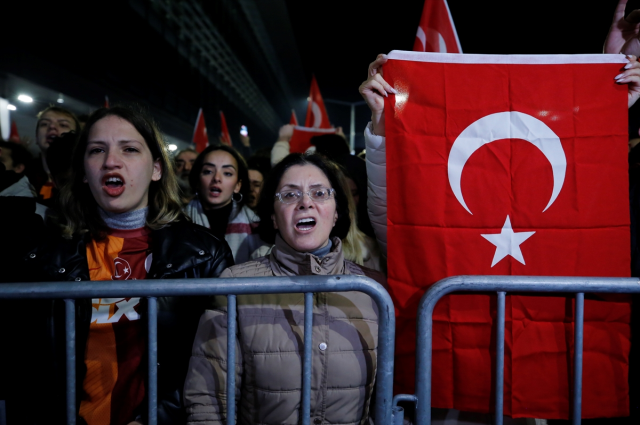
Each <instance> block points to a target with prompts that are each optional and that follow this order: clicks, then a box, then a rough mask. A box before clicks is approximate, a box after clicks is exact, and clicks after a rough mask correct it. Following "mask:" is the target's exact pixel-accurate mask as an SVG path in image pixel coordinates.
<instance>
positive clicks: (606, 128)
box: [384, 51, 630, 419]
mask: <svg viewBox="0 0 640 425" xmlns="http://www.w3.org/2000/svg"><path fill="white" fill-rule="evenodd" d="M389 58H390V60H389V61H388V62H387V64H386V65H385V66H384V78H385V80H386V81H387V82H389V84H391V85H392V86H393V87H395V88H396V90H398V94H397V95H395V96H389V98H388V99H387V101H386V102H387V103H386V116H385V120H386V134H387V142H386V149H387V185H388V191H387V193H388V242H389V244H388V264H389V284H390V286H391V291H392V296H393V297H394V300H395V302H396V307H397V314H398V321H397V329H398V331H397V334H398V339H397V350H396V352H397V358H396V365H397V366H396V371H397V372H396V373H397V380H396V384H397V385H396V391H397V392H403V393H407V392H408V393H413V381H414V368H413V365H414V361H415V360H414V356H415V338H416V335H415V317H416V312H417V305H418V301H419V299H420V297H421V296H422V295H423V294H424V292H425V290H426V289H427V288H428V287H429V286H430V285H432V284H433V283H435V282H437V281H438V280H440V279H443V278H445V277H448V276H454V275H465V274H467V275H552V276H620V277H623V276H629V270H630V249H629V246H630V242H629V238H630V230H629V201H628V180H627V179H628V172H627V168H628V167H627V94H626V90H627V89H626V87H625V86H621V85H616V84H615V83H614V76H615V75H616V74H618V73H619V72H620V69H621V68H622V66H623V65H624V63H626V60H625V59H624V57H623V56H621V55H576V56H535V57H534V56H483V55H451V54H437V53H416V52H398V51H394V52H391V53H390V55H389ZM604 298H605V297H600V296H596V295H587V296H586V301H585V337H584V387H583V403H582V411H583V417H585V418H592V417H612V416H624V415H628V413H629V406H628V385H627V372H628V354H629V347H630V342H629V341H630V331H629V319H630V303H629V302H628V301H627V298H626V297H623V298H620V297H618V298H615V297H606V299H604ZM495 309H496V306H495V296H493V295H481V294H476V295H452V296H448V297H446V298H444V299H443V300H441V301H440V302H439V304H438V306H437V307H436V310H435V313H434V336H433V338H434V341H433V383H432V385H433V390H432V394H433V400H432V403H433V406H434V407H441V408H456V409H460V410H465V411H477V412H488V411H490V410H491V409H492V406H493V400H492V395H493V388H494V387H495V382H494V381H493V380H494V378H493V377H494V373H493V371H492V365H493V363H494V360H493V359H494V358H495V357H494V356H495V353H494V346H495V323H494V318H495ZM573 314H574V313H573V298H572V297H570V296H569V297H567V296H562V295H558V296H535V295H526V296H525V295H511V296H509V297H508V298H507V305H506V315H507V323H506V341H505V391H504V397H505V400H504V409H505V413H506V414H508V415H511V416H513V417H537V418H547V419H552V418H567V417H568V415H569V412H570V405H571V403H570V400H571V382H572V376H571V375H572V372H571V371H572V365H571V363H572V360H571V359H572V355H573V352H572V349H573V338H574V336H573V323H572V321H573Z"/></svg>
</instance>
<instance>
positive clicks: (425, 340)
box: [393, 276, 640, 425]
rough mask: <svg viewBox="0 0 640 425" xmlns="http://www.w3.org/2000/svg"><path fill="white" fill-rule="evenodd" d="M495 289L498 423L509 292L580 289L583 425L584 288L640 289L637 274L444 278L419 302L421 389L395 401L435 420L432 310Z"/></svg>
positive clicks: (420, 419) (578, 403) (576, 398)
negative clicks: (452, 298) (451, 297)
mask: <svg viewBox="0 0 640 425" xmlns="http://www.w3.org/2000/svg"><path fill="white" fill-rule="evenodd" d="M489 291H491V292H496V293H497V294H498V303H497V317H496V321H497V331H496V371H495V379H496V386H495V424H496V425H502V423H503V390H504V326H505V325H504V324H505V295H506V293H507V292H509V293H513V292H538V293H540V292H542V293H545V292H546V293H550V292H557V293H575V295H576V299H575V331H574V335H575V341H574V375H573V377H574V378H573V379H574V380H573V405H572V409H571V412H572V423H573V425H579V424H580V423H581V416H582V413H581V412H582V340H583V329H584V294H585V293H601V294H605V293H626V294H631V293H640V281H639V280H638V279H637V278H604V277H543V276H456V277H450V278H447V279H443V280H441V281H439V282H437V283H436V284H434V285H433V286H431V287H430V288H429V290H428V291H427V292H426V293H425V294H424V296H423V297H422V299H421V300H420V306H419V307H418V327H417V338H416V339H417V341H416V394H415V395H408V394H399V395H397V396H395V397H394V399H393V405H394V408H395V406H396V405H397V404H398V403H399V402H401V401H405V402H413V403H415V407H416V409H415V412H416V416H415V424H416V425H431V361H432V351H431V349H432V342H433V341H432V336H433V310H434V308H435V306H436V304H437V302H438V301H439V300H440V299H441V298H442V297H443V296H445V295H447V294H450V293H452V292H489ZM398 412H399V414H397V415H395V416H394V418H393V419H394V420H395V422H394V425H395V424H401V423H402V416H403V415H402V413H401V412H402V410H401V409H399V410H398Z"/></svg>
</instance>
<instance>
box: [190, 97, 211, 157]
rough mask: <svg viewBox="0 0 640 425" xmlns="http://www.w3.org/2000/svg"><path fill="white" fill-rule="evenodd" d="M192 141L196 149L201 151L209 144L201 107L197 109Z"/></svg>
mask: <svg viewBox="0 0 640 425" xmlns="http://www.w3.org/2000/svg"><path fill="white" fill-rule="evenodd" d="M192 143H193V144H194V145H196V151H197V152H202V151H203V150H205V149H206V148H207V146H208V145H209V136H207V126H206V125H205V123H204V114H203V113H202V108H200V110H199V111H198V118H196V128H195V129H194V130H193V139H192Z"/></svg>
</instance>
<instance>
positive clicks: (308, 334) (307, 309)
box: [301, 292, 313, 425]
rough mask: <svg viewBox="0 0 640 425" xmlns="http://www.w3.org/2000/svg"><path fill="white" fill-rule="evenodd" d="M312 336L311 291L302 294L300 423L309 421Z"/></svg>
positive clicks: (304, 423) (305, 424)
mask: <svg viewBox="0 0 640 425" xmlns="http://www.w3.org/2000/svg"><path fill="white" fill-rule="evenodd" d="M312 336H313V292H307V293H305V294H304V357H303V361H302V411H301V415H302V425H309V423H310V422H311V349H312V347H311V339H312Z"/></svg>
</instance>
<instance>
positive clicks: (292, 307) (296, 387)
mask: <svg viewBox="0 0 640 425" xmlns="http://www.w3.org/2000/svg"><path fill="white" fill-rule="evenodd" d="M339 174H340V171H339V170H338V168H337V167H336V166H335V164H333V163H331V162H330V161H327V160H326V159H325V158H323V157H321V156H320V155H302V154H291V155H289V156H287V157H286V158H284V159H283V160H282V161H281V162H280V163H279V164H278V165H277V166H276V167H275V168H274V169H273V170H272V172H271V175H270V176H269V178H268V179H267V182H266V183H265V187H264V189H263V191H262V195H261V198H260V203H259V204H258V214H259V216H260V219H261V220H260V225H259V232H260V235H261V236H262V238H263V240H265V241H267V242H270V243H275V246H274V248H273V249H272V250H271V253H270V254H269V256H266V257H262V258H259V259H258V260H255V261H251V262H248V263H245V264H241V265H238V266H234V267H231V268H229V269H227V270H225V272H224V273H223V276H225V277H252V276H299V275H320V276H322V275H336V274H351V275H365V276H368V277H371V278H373V279H376V280H377V281H378V282H380V283H382V284H385V283H386V281H385V278H384V276H383V275H381V274H380V273H378V272H375V271H373V270H370V269H367V268H366V267H361V266H358V265H356V264H354V263H352V262H351V261H347V260H345V258H344V254H343V251H342V241H341V239H342V238H344V237H345V236H346V234H347V232H348V230H349V227H350V218H349V207H348V203H347V197H346V193H345V191H344V189H343V187H342V185H341V184H340V178H339ZM214 303H215V307H214V308H213V309H212V310H208V311H206V312H205V313H204V315H203V316H202V318H201V319H200V325H199V327H198V332H197V336H196V339H195V342H194V344H193V354H192V357H191V361H190V364H189V372H188V375H187V380H186V382H185V390H184V394H185V405H186V407H187V413H188V419H187V423H188V424H190V425H196V424H202V423H207V424H222V423H225V420H226V414H227V411H226V399H227V393H226V381H227V371H228V366H227V362H226V357H227V329H226V325H227V319H226V298H225V297H217V298H216V300H215V301H214ZM313 303H314V306H313V316H314V319H313V329H314V330H313V336H312V339H313V341H312V344H311V345H312V347H315V348H314V350H316V352H314V354H313V360H312V366H311V367H312V370H311V376H312V378H311V423H324V424H329V423H331V424H337V423H340V424H345V425H347V424H349V425H355V424H365V423H369V403H370V400H371V396H372V393H373V388H374V382H375V374H376V354H377V340H378V330H377V329H378V326H377V323H378V311H377V308H376V305H375V303H374V302H373V301H372V300H371V298H370V297H369V296H368V295H366V294H363V293H361V292H340V293H335V292H330V293H317V294H314V301H313ZM303 309H304V297H301V295H300V294H279V295H247V296H242V295H240V296H238V297H237V307H236V310H237V321H238V332H237V346H238V350H239V351H238V354H237V360H236V361H237V364H236V370H235V373H236V385H237V390H236V393H235V397H236V398H237V406H238V408H237V423H238V424H242V425H250V424H266V423H269V424H283V423H288V424H295V423H300V418H299V409H300V403H301V401H300V400H301V394H300V382H301V370H302V358H301V356H300V350H301V346H300V335H302V331H303V329H302V321H301V318H302V312H303ZM353 365H358V366H357V367H353ZM232 373H233V372H232Z"/></svg>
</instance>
